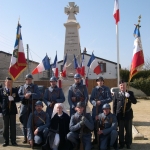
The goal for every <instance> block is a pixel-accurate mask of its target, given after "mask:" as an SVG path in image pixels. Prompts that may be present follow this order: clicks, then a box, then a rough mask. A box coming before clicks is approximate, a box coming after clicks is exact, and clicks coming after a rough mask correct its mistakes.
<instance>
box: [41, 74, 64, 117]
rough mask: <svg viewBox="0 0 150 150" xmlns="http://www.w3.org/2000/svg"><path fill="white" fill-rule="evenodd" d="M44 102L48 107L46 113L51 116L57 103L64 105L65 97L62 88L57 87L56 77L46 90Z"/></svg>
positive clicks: (52, 78)
mask: <svg viewBox="0 0 150 150" xmlns="http://www.w3.org/2000/svg"><path fill="white" fill-rule="evenodd" d="M43 101H44V103H45V105H46V106H47V108H46V112H47V113H48V114H49V117H50V118H51V115H52V113H53V108H54V105H55V104H56V103H63V102H64V101H65V96H64V93H63V91H62V89H61V88H58V87H57V78H56V77H55V76H53V77H51V78H50V87H49V88H47V89H46V90H45V93H44V98H43Z"/></svg>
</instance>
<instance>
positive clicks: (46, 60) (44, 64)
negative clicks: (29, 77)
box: [32, 55, 51, 74]
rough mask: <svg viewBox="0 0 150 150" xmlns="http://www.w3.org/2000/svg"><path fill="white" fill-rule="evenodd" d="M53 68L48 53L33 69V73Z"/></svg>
mask: <svg viewBox="0 0 150 150" xmlns="http://www.w3.org/2000/svg"><path fill="white" fill-rule="evenodd" d="M50 68H51V65H50V60H49V58H48V56H47V55H46V56H45V58H44V59H43V60H42V62H41V63H40V64H39V65H38V66H37V67H36V68H35V69H34V70H33V71H32V74H37V73H40V72H43V71H45V70H49V69H50Z"/></svg>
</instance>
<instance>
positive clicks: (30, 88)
mask: <svg viewBox="0 0 150 150" xmlns="http://www.w3.org/2000/svg"><path fill="white" fill-rule="evenodd" d="M32 80H33V76H32V75H31V74H27V75H26V77H25V84H24V85H23V86H21V87H20V88H19V91H18V94H19V97H20V100H21V108H20V117H19V119H20V122H21V123H22V126H23V135H24V140H23V143H27V121H28V117H29V115H30V113H31V112H32V104H33V105H35V102H36V101H37V100H38V98H39V97H40V91H39V89H38V86H37V85H36V84H33V83H32ZM32 100H33V103H32ZM33 108H34V106H33Z"/></svg>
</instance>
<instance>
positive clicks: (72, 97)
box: [68, 73, 88, 116]
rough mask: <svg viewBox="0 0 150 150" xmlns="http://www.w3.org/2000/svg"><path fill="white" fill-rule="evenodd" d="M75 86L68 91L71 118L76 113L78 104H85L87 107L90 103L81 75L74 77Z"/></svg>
mask: <svg viewBox="0 0 150 150" xmlns="http://www.w3.org/2000/svg"><path fill="white" fill-rule="evenodd" d="M74 82H75V83H74V84H73V85H72V86H70V88H69V91H68V102H69V105H70V116H71V115H73V114H74V113H75V112H76V110H75V109H76V105H77V103H78V102H80V101H81V102H83V103H84V104H85V106H86V105H87V103H88V91H87V88H86V85H83V84H82V82H81V75H80V74H78V73H77V74H75V75H74Z"/></svg>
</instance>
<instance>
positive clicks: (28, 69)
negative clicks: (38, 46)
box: [27, 44, 30, 74]
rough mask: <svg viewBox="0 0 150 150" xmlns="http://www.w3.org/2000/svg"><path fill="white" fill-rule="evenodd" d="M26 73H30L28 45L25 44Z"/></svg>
mask: <svg viewBox="0 0 150 150" xmlns="http://www.w3.org/2000/svg"><path fill="white" fill-rule="evenodd" d="M27 73H28V74H29V73H30V68H29V45H28V44H27Z"/></svg>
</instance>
